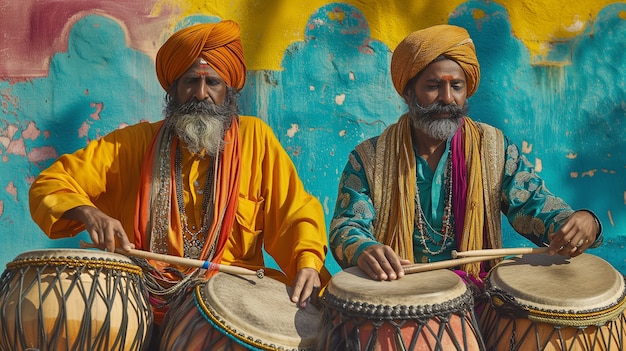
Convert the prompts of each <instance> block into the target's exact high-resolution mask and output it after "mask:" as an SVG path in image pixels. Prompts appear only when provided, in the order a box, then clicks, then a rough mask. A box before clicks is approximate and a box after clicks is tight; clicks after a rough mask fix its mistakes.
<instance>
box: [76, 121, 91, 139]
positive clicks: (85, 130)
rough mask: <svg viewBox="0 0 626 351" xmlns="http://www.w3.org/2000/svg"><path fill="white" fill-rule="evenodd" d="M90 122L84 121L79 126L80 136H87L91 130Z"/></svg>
mask: <svg viewBox="0 0 626 351" xmlns="http://www.w3.org/2000/svg"><path fill="white" fill-rule="evenodd" d="M89 128H90V126H89V124H88V123H87V122H83V125H82V126H81V127H80V128H78V137H80V138H85V137H87V133H88V132H89Z"/></svg>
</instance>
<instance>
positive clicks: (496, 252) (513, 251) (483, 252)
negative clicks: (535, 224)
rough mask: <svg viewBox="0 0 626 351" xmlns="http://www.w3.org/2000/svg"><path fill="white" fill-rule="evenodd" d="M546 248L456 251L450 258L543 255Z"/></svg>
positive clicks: (453, 251) (546, 250) (546, 251)
mask: <svg viewBox="0 0 626 351" xmlns="http://www.w3.org/2000/svg"><path fill="white" fill-rule="evenodd" d="M548 249H549V248H547V247H517V248H508V249H485V250H470V251H456V250H452V258H458V257H478V256H500V257H504V256H509V255H527V254H544V253H548Z"/></svg>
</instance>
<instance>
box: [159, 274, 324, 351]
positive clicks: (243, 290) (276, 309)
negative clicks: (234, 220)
mask: <svg viewBox="0 0 626 351" xmlns="http://www.w3.org/2000/svg"><path fill="white" fill-rule="evenodd" d="M291 291H292V289H291V288H290V287H288V286H287V285H285V284H284V283H282V282H280V281H278V280H276V279H273V278H271V277H268V276H265V277H264V278H262V279H258V278H256V277H248V276H238V275H232V274H229V273H223V272H218V273H217V274H216V275H214V276H213V277H211V278H209V279H208V280H207V281H206V282H204V283H202V284H200V285H197V286H196V288H195V289H194V290H193V292H192V293H191V294H189V295H188V296H187V298H185V299H184V300H183V301H182V302H181V303H180V305H179V306H172V307H171V308H170V309H169V310H168V312H167V314H166V315H165V318H164V320H163V324H162V325H161V327H162V332H161V342H160V350H162V351H177V350H178V351H200V350H216V351H218V350H224V351H225V350H314V349H315V347H316V345H317V338H318V332H319V323H320V315H321V312H320V311H319V310H318V309H317V308H316V307H314V306H313V305H312V304H310V303H309V304H307V307H306V308H300V307H298V306H296V304H295V303H293V302H291V299H290V296H291V295H290V293H291Z"/></svg>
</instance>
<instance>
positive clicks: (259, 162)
mask: <svg viewBox="0 0 626 351" xmlns="http://www.w3.org/2000/svg"><path fill="white" fill-rule="evenodd" d="M156 72H157V76H158V79H159V82H160V83H161V86H162V87H163V89H165V91H166V93H167V106H166V108H165V114H166V117H165V119H164V120H162V121H159V122H156V123H139V124H137V125H134V126H129V127H126V128H123V129H120V130H116V131H114V132H112V133H110V134H108V135H106V136H105V137H103V138H101V139H100V140H96V141H92V142H91V143H90V144H89V145H87V146H86V147H85V148H84V149H81V150H78V151H76V152H75V153H73V154H69V155H64V156H62V157H60V158H59V159H58V160H57V161H56V162H55V163H54V164H52V165H51V166H50V167H49V168H48V169H46V170H44V171H42V172H41V174H40V175H39V176H38V178H37V179H36V180H35V182H34V183H33V184H32V187H31V189H30V208H31V213H32V217H33V219H34V220H35V222H36V223H37V224H38V225H39V226H40V227H41V229H42V230H43V231H44V232H45V233H46V234H47V235H48V236H50V237H51V238H59V237H67V236H73V235H76V234H77V233H79V232H81V231H83V230H86V231H87V233H88V234H89V236H90V237H91V240H93V243H94V244H96V245H98V246H99V247H100V248H106V249H107V250H108V251H114V250H115V249H116V246H117V248H118V249H120V248H121V249H122V250H130V249H133V248H136V249H140V250H145V251H151V252H155V253H160V254H167V255H173V256H180V257H187V258H191V259H199V260H203V261H207V262H212V263H220V264H222V265H236V266H240V267H245V268H249V269H251V270H258V269H261V268H265V266H266V264H265V261H264V255H263V248H264V249H265V250H266V252H267V253H268V254H269V255H271V256H272V257H273V258H274V260H275V261H276V264H277V265H278V266H279V268H280V269H281V270H282V273H281V274H279V273H278V271H277V270H276V272H274V274H275V275H274V276H273V277H274V278H276V279H279V280H281V281H283V282H285V283H286V284H290V285H291V286H292V287H293V293H292V295H291V299H292V301H293V302H294V303H298V304H299V305H300V306H305V305H306V303H307V301H308V299H309V297H310V295H311V293H312V291H314V288H315V287H320V286H321V284H322V283H323V282H325V281H327V280H328V279H329V275H328V272H327V271H325V270H324V267H323V266H324V259H325V255H326V250H327V237H326V230H325V222H324V217H323V216H324V215H323V210H322V206H321V204H320V202H319V201H318V200H317V199H316V198H315V197H313V196H312V195H310V194H309V193H307V192H306V191H305V189H304V186H303V183H302V182H301V180H300V178H299V177H298V175H297V173H296V169H295V167H294V165H293V163H292V162H291V159H290V158H289V156H288V155H287V153H286V152H285V151H284V149H283V148H282V146H281V145H280V143H279V141H278V140H277V138H276V137H275V135H274V134H273V132H272V131H271V129H270V128H269V126H267V125H266V124H265V123H264V122H262V121H261V120H260V119H258V118H255V117H249V116H239V115H238V106H237V99H236V93H238V92H239V91H240V90H241V89H242V88H243V86H244V83H245V78H246V65H245V61H244V56H243V50H242V45H241V40H240V30H239V26H238V25H237V24H236V23H235V22H232V21H228V20H225V21H221V22H219V23H211V24H198V25H193V26H190V27H188V28H185V29H182V30H180V31H178V32H176V33H175V34H174V35H172V36H171V37H170V38H169V39H168V40H167V41H166V42H165V43H164V45H163V46H162V47H161V48H160V50H159V52H158V54H157V57H156ZM149 263H150V266H151V271H150V272H148V273H147V274H146V277H147V280H148V281H149V282H151V284H148V286H149V288H150V289H149V290H150V301H151V302H152V303H153V307H154V308H153V309H154V312H155V314H154V316H155V321H156V323H157V325H158V324H160V323H161V321H162V319H163V316H164V314H165V312H166V310H167V308H168V305H169V303H170V301H171V300H172V299H173V297H175V296H177V295H180V293H181V292H182V293H184V291H185V290H188V288H189V286H187V285H185V284H183V283H185V282H188V281H190V280H192V279H188V278H190V277H191V278H198V279H200V278H202V279H203V278H207V277H209V276H210V275H211V274H213V273H214V271H213V270H203V269H199V268H189V267H179V266H173V265H170V264H168V263H164V262H158V261H149ZM320 272H322V273H323V274H322V276H321V277H320ZM282 274H284V276H283V275H282ZM270 275H271V274H270ZM160 287H162V289H160Z"/></svg>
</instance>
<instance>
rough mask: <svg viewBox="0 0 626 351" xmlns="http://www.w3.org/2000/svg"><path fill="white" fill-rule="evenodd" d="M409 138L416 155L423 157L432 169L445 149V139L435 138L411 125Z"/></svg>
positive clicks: (435, 166)
mask: <svg viewBox="0 0 626 351" xmlns="http://www.w3.org/2000/svg"><path fill="white" fill-rule="evenodd" d="M411 138H412V141H413V146H414V147H415V149H416V150H417V155H418V156H420V157H421V158H423V159H424V160H425V161H426V162H427V163H428V166H429V167H430V169H432V170H433V171H434V170H435V169H436V168H437V165H438V164H439V160H440V159H441V156H442V155H443V152H444V151H445V150H446V140H439V139H435V138H433V137H431V136H430V135H427V134H426V133H424V132H423V131H422V130H421V129H419V128H415V127H411Z"/></svg>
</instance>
